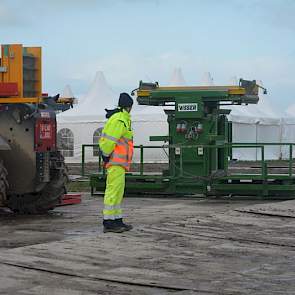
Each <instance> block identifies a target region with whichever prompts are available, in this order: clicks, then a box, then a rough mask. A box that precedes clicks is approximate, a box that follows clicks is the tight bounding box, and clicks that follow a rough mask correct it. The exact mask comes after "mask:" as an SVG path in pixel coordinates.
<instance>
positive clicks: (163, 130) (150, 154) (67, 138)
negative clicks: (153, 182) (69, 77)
mask: <svg viewBox="0 0 295 295" xmlns="http://www.w3.org/2000/svg"><path fill="white" fill-rule="evenodd" d="M118 97H119V95H118V94H116V93H115V92H114V91H113V90H112V89H111V87H110V86H109V85H108V83H107V81H106V79H105V76H104V74H103V72H101V71H99V72H97V73H96V76H95V79H94V81H93V82H92V84H91V86H90V88H89V90H88V92H87V94H86V95H85V97H84V99H83V102H81V103H79V104H78V105H77V106H76V107H75V108H74V109H71V110H68V111H66V112H63V113H60V114H58V115H57V124H58V136H60V137H61V136H63V138H64V142H65V145H66V146H70V148H71V150H72V151H71V152H67V153H65V154H66V155H70V156H68V157H66V161H67V162H81V154H82V153H81V151H82V150H81V147H82V144H92V143H97V140H98V136H99V133H100V132H101V130H102V128H103V126H104V123H105V122H106V118H105V114H106V112H105V108H108V109H113V108H114V107H115V106H116V104H117V101H118ZM131 116H132V127H133V130H134V143H135V145H139V144H143V145H149V144H150V145H151V144H153V143H151V142H150V141H149V136H150V135H166V134H167V133H168V125H167V118H166V116H165V114H164V111H163V110H162V109H161V108H157V107H149V106H148V107H147V106H137V105H136V103H135V108H133V110H132V112H131ZM86 156H87V160H89V161H95V160H97V155H96V154H95V153H93V149H87V151H86ZM138 160H139V153H138V151H137V150H136V152H135V161H138ZM145 160H146V161H147V162H149V161H150V162H151V161H157V162H160V161H167V157H166V154H165V152H164V151H163V150H156V153H155V150H147V151H146V152H145Z"/></svg>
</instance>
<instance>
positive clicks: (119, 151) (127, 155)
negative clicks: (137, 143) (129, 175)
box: [106, 137, 133, 171]
mask: <svg viewBox="0 0 295 295" xmlns="http://www.w3.org/2000/svg"><path fill="white" fill-rule="evenodd" d="M132 156H133V140H132V139H128V138H126V137H121V138H120V139H119V141H118V143H117V144H116V146H115V149H114V151H113V153H112V154H111V157H110V161H109V162H108V163H107V164H106V168H108V167H110V166H112V165H118V166H122V167H124V168H125V169H126V170H127V171H129V169H130V165H131V161H132Z"/></svg>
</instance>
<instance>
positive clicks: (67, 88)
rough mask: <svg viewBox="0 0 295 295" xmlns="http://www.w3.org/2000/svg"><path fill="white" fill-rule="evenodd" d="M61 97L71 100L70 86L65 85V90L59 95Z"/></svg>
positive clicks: (72, 95)
mask: <svg viewBox="0 0 295 295" xmlns="http://www.w3.org/2000/svg"><path fill="white" fill-rule="evenodd" d="M61 97H65V98H72V97H74V94H73V91H72V89H71V86H70V85H66V86H65V88H64V89H63V91H62V93H61Z"/></svg>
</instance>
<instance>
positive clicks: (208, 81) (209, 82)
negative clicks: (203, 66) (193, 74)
mask: <svg viewBox="0 0 295 295" xmlns="http://www.w3.org/2000/svg"><path fill="white" fill-rule="evenodd" d="M201 84H202V86H214V81H213V77H212V76H211V73H210V72H205V73H204V74H203V77H202V83H201Z"/></svg>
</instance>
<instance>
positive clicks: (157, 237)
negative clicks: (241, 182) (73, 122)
mask: <svg viewBox="0 0 295 295" xmlns="http://www.w3.org/2000/svg"><path fill="white" fill-rule="evenodd" d="M124 208H125V214H126V215H127V218H126V220H128V221H129V222H130V223H132V224H133V225H134V227H135V228H134V229H133V230H132V231H130V232H125V233H123V234H114V233H107V234H104V233H103V231H102V226H101V221H102V212H101V210H102V198H101V197H91V196H90V195H89V194H83V196H82V203H81V204H78V205H71V206H64V207H59V208H57V209H55V210H54V211H52V212H51V213H50V214H47V215H43V216H40V215H34V216H15V215H14V214H12V213H10V212H8V211H6V210H2V211H1V213H0V232H1V234H0V273H1V277H0V294H36V295H37V294H38V295H40V294H42V295H43V294H50V295H55V294H58V295H59V294H62V295H68V294H69V295H70V294H71V295H76V294H85V295H90V294H112V295H116V294H120V295H122V294H126V295H127V294H132V295H138V294H177V295H186V294H247V295H248V294H265V295H270V294H276V295H277V294H282V295H286V294H295V234H294V232H295V201H284V202H275V201H265V200H256V201H253V200H249V199H227V198H224V199H201V198H186V199H185V198H183V199H182V198H166V199H163V198H162V199H160V198H126V199H125V202H124Z"/></svg>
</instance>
